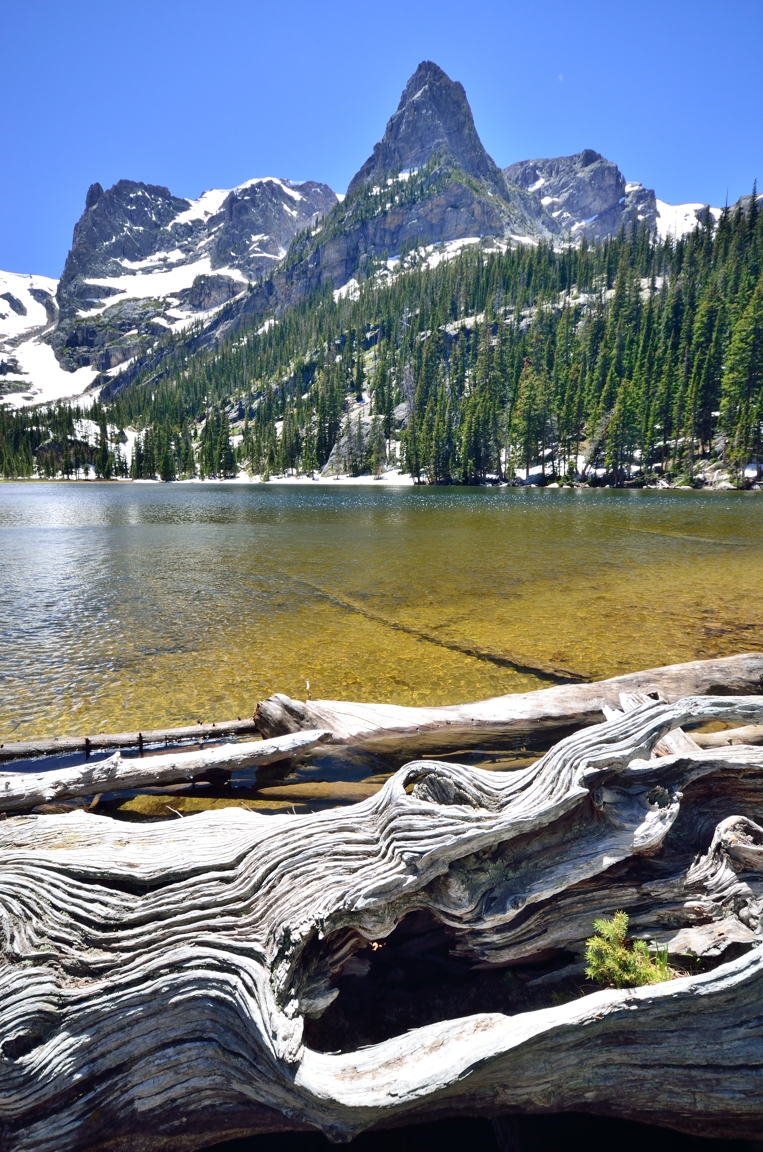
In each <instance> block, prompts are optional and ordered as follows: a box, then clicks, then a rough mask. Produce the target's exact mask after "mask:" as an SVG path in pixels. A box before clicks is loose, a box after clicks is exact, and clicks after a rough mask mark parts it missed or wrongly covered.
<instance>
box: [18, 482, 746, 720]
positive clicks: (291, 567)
mask: <svg viewBox="0 0 763 1152" xmlns="http://www.w3.org/2000/svg"><path fill="white" fill-rule="evenodd" d="M0 565H1V566H0V739H6V740H7V739H10V738H16V739H20V738H23V737H27V736H32V735H42V734H51V735H53V734H55V735H63V734H66V733H85V732H98V731H115V730H124V729H137V728H148V727H159V726H165V725H168V726H169V725H176V724H180V723H184V722H193V721H195V720H198V719H202V720H218V719H228V718H230V717H235V716H242V717H243V716H245V715H250V714H251V712H252V709H253V707H254V705H255V704H256V702H257V701H258V700H259V699H262V698H263V697H265V696H268V695H270V694H271V693H272V692H286V693H288V694H289V695H293V696H298V697H300V698H304V695H305V681H306V680H309V681H310V687H311V692H312V695H313V697H314V698H317V697H323V698H327V697H328V698H337V697H343V698H345V699H358V700H379V701H381V700H386V701H394V702H396V703H400V704H440V703H446V702H454V701H463V700H469V699H477V698H480V697H485V696H491V695H497V694H499V693H504V692H516V691H521V690H524V689H528V688H535V687H543V686H546V685H547V684H548V683H549V681H548V680H544V679H541V678H539V677H536V676H535V675H533V674H530V673H527V672H519V671H517V670H516V669H512V668H510V667H503V666H501V665H499V664H496V663H494V662H492V661H490V660H485V659H478V658H475V657H474V656H471V655H467V654H464V652H462V651H460V650H459V649H460V648H463V647H467V648H472V649H474V648H476V649H480V650H489V651H491V652H493V653H499V654H501V653H502V654H504V655H507V656H508V657H510V658H514V659H516V660H517V662H518V663H520V664H522V663H524V664H525V665H528V666H531V667H533V666H537V667H540V668H545V667H547V666H548V665H553V666H557V665H561V666H564V667H566V668H569V669H572V670H573V671H576V672H578V673H579V674H581V675H583V676H586V677H590V678H600V677H604V676H611V675H616V674H618V673H622V672H627V671H630V670H633V669H637V668H644V667H649V666H651V665H657V664H665V663H671V662H674V661H680V660H691V659H695V658H699V657H707V656H716V655H727V654H731V653H734V652H740V651H747V650H750V649H756V648H761V647H763V592H762V591H761V576H762V575H763V500H762V499H761V498H760V497H759V496H758V495H757V494H755V493H736V492H730V493H720V492H707V493H704V492H676V491H672V492H653V491H642V492H616V491H606V490H588V491H573V490H565V489H563V490H546V491H544V490H537V489H528V490H519V489H497V490H491V489H460V488H442V489H402V490H398V491H396V490H390V489H384V490H377V489H375V488H374V487H373V486H368V487H349V486H344V485H342V486H341V487H340V486H339V485H337V486H336V488H334V487H333V486H328V485H323V484H322V485H320V486H318V485H317V484H316V485H315V487H310V486H291V487H290V486H287V485H278V484H272V483H271V484H267V485H257V486H246V487H243V486H241V487H239V486H234V485H228V486H226V485H219V486H217V485H187V484H184V485H171V484H168V485H148V484H146V485H143V484H136V485H129V484H87V485H85V484H63V483H50V484H44V483H28V484H9V483H6V484H1V485H0ZM405 629H413V630H414V631H418V632H421V631H424V632H426V633H428V634H429V635H430V636H432V640H425V639H422V638H421V636H417V635H413V634H411V633H410V632H408V631H406V630H405ZM437 637H439V638H441V639H442V640H444V641H445V642H446V643H452V644H454V645H455V648H454V649H453V648H447V647H443V646H441V645H440V644H438V643H436V642H433V641H434V640H435V639H436V638H437Z"/></svg>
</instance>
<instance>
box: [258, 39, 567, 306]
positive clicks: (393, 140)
mask: <svg viewBox="0 0 763 1152" xmlns="http://www.w3.org/2000/svg"><path fill="white" fill-rule="evenodd" d="M548 234H549V233H548V230H547V228H546V227H545V225H544V223H543V208H542V206H541V205H540V204H539V203H538V202H537V200H536V199H535V198H534V197H533V196H532V195H531V194H530V193H528V192H527V191H526V190H525V189H523V188H520V187H518V186H517V185H511V184H507V182H506V180H505V179H504V176H503V174H502V172H501V170H500V169H499V168H498V166H497V165H496V164H495V162H494V161H493V160H492V159H491V158H490V156H488V154H487V152H486V151H485V149H484V147H483V145H482V142H481V141H480V138H479V136H478V135H477V130H476V128H475V126H474V119H473V117H472V112H471V108H470V107H469V102H468V100H467V99H466V93H465V92H464V89H463V87H462V85H461V84H458V83H456V82H454V81H453V80H451V79H450V78H449V77H448V76H447V75H446V74H445V73H444V72H443V70H442V69H441V68H438V66H437V65H436V64H432V63H431V62H430V61H425V62H424V63H422V64H420V65H419V67H418V68H417V69H416V71H415V72H414V74H413V76H412V77H411V79H410V80H409V81H408V83H407V85H406V86H405V89H404V90H403V94H402V96H401V98H400V103H399V105H398V108H397V111H396V112H395V113H394V115H393V116H392V117H391V118H390V120H389V122H388V124H387V128H386V130H385V133H384V136H383V137H382V139H381V140H380V141H379V142H378V144H376V145H375V147H374V150H373V153H372V155H371V156H370V157H369V158H368V160H367V161H366V162H365V164H364V165H363V166H362V167H361V168H360V170H359V171H358V172H357V173H356V175H355V176H354V177H353V179H352V180H351V181H350V185H349V188H348V191H347V197H346V199H345V200H344V202H343V203H341V204H339V205H337V207H336V208H334V210H333V211H332V212H331V214H330V215H329V216H327V217H326V218H325V219H324V220H323V221H322V222H321V224H320V226H319V227H318V229H317V230H316V233H315V235H314V236H311V237H308V238H306V239H305V240H304V241H303V242H302V243H301V244H300V245H298V246H297V247H293V248H292V251H291V252H290V254H289V259H288V260H287V262H286V264H285V265H284V266H283V267H282V268H280V269H278V270H277V271H276V273H275V275H274V277H273V292H272V294H271V295H270V296H268V297H267V303H268V306H272V305H273V303H274V300H275V302H276V304H277V306H279V307H287V306H289V305H290V304H292V303H294V302H295V301H296V300H299V299H302V298H304V296H306V295H308V294H309V293H310V292H311V291H312V290H314V289H315V288H318V287H321V286H323V285H325V284H326V283H331V285H332V287H333V288H335V289H337V288H341V287H342V286H343V285H345V284H346V283H347V282H348V280H350V279H351V278H353V277H355V276H363V275H365V274H366V272H367V271H368V269H369V268H372V267H374V266H375V265H376V264H377V263H378V261H379V260H380V259H382V258H389V257H393V256H396V255H398V254H399V253H400V252H401V251H402V250H403V249H404V248H406V247H408V246H411V245H414V244H417V245H430V244H441V243H449V242H452V241H460V240H464V239H468V238H472V239H473V238H480V237H500V238H504V237H510V236H512V235H519V236H532V237H541V236H546V235H548ZM257 306H258V304H257V299H255V301H254V302H253V301H251V300H250V301H247V302H246V304H245V305H244V307H246V308H247V309H250V308H251V307H257Z"/></svg>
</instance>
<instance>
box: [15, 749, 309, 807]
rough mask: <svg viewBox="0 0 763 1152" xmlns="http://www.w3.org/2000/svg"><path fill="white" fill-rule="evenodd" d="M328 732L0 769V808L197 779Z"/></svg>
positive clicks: (268, 757) (263, 759)
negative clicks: (37, 767)
mask: <svg viewBox="0 0 763 1152" xmlns="http://www.w3.org/2000/svg"><path fill="white" fill-rule="evenodd" d="M328 735H329V733H328V732H326V731H325V730H320V729H312V730H308V731H306V732H294V733H290V734H289V735H288V736H277V737H275V738H273V739H272V740H249V741H246V742H245V743H244V742H242V743H240V744H214V745H212V746H211V747H209V748H200V749H196V750H194V751H193V752H168V753H166V754H164V755H157V756H147V757H145V758H140V759H139V758H137V757H131V758H129V759H127V758H125V757H123V756H122V754H121V753H120V752H116V753H115V754H114V755H113V756H109V757H108V758H107V759H106V760H98V761H95V762H94V761H92V760H91V761H88V762H87V763H85V764H80V765H77V766H76V767H70V768H48V769H45V770H44V771H42V772H20V771H16V772H2V773H0V812H12V811H19V810H20V809H25V808H34V807H36V806H37V805H39V804H49V803H51V802H52V801H56V800H68V799H71V798H72V797H75V796H93V795H95V794H97V793H103V792H116V791H122V790H124V789H129V788H138V789H140V788H147V787H154V786H157V785H162V784H171V783H176V782H177V781H182V780H195V779H197V778H198V777H200V776H204V775H205V774H208V773H209V772H235V771H238V770H239V769H240V768H251V767H253V766H254V765H256V764H272V763H273V762H274V761H277V760H286V759H288V758H289V757H291V756H294V755H296V754H297V753H299V752H306V751H307V750H308V749H310V748H314V747H315V745H316V744H319V743H320V742H321V741H322V740H324V739H325V738H326V737H327V736H328Z"/></svg>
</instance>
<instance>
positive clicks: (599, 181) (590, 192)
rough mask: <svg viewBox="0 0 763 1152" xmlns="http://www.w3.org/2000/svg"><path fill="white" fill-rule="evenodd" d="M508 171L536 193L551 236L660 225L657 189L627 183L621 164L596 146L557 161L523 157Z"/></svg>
mask: <svg viewBox="0 0 763 1152" xmlns="http://www.w3.org/2000/svg"><path fill="white" fill-rule="evenodd" d="M503 174H504V176H505V178H506V180H507V181H509V182H510V183H511V184H515V185H517V186H518V187H520V188H523V189H525V190H526V191H527V192H529V193H531V194H532V195H533V196H534V197H535V199H536V201H537V202H538V205H539V206H540V208H541V209H542V211H543V224H544V226H545V227H546V229H547V230H548V231H549V232H550V233H551V234H552V235H567V234H571V235H572V236H573V237H575V236H581V235H586V236H589V237H592V238H593V237H595V238H598V239H601V238H603V237H605V236H615V235H617V233H618V232H619V231H620V228H621V227H622V226H623V225H625V226H626V227H630V226H631V225H632V224H634V223H635V224H639V223H641V222H642V221H646V223H647V225H648V227H649V228H650V229H652V230H654V228H655V222H656V216H657V205H656V201H655V195H654V192H652V191H650V190H649V189H646V188H643V187H642V186H641V185H640V184H626V182H625V177H624V176H623V174H622V172H621V171H620V169H619V168H618V167H617V165H616V164H613V163H612V161H611V160H605V159H604V157H603V156H602V155H601V154H600V153H599V152H594V151H593V149H591V148H586V149H585V151H583V152H578V153H576V154H575V155H574V156H558V157H556V159H553V160H521V161H519V162H518V163H516V164H510V165H509V167H508V168H504V170H503Z"/></svg>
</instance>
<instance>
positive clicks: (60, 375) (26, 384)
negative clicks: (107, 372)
mask: <svg viewBox="0 0 763 1152" xmlns="http://www.w3.org/2000/svg"><path fill="white" fill-rule="evenodd" d="M14 361H15V364H16V365H17V371H15V372H14V373H13V381H12V383H13V387H14V388H17V387H18V388H20V390H19V391H13V392H9V393H7V394H6V395H4V396H3V397H2V399H3V402H4V403H6V404H8V405H9V406H10V407H11V408H23V407H25V406H26V405H27V404H54V403H55V402H56V401H57V400H68V399H76V400H77V401H78V403H80V404H82V403H83V393H85V392H86V391H87V389H88V388H89V387H90V385H91V384H92V383H93V380H94V379H95V377H96V376H97V375H98V373H97V371H96V369H95V368H78V369H77V371H76V372H66V371H64V369H63V368H62V367H61V365H60V364H59V363H58V360H57V359H56V355H55V353H54V351H53V349H52V348H51V346H50V344H46V343H44V341H42V340H40V339H39V338H36V339H31V340H25V341H24V342H23V343H21V344H20V345H19V346H18V348H16V350H15V353H14ZM2 380H3V377H0V382H2ZM94 398H95V394H94V393H91V394H90V396H89V397H88V398H87V400H89V401H92V400H93V399H94Z"/></svg>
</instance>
